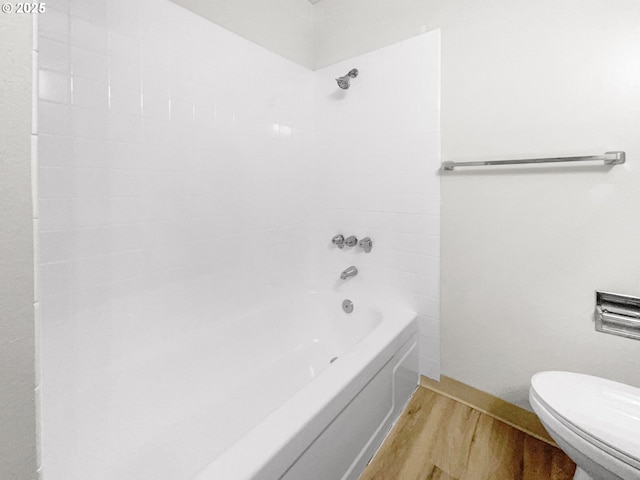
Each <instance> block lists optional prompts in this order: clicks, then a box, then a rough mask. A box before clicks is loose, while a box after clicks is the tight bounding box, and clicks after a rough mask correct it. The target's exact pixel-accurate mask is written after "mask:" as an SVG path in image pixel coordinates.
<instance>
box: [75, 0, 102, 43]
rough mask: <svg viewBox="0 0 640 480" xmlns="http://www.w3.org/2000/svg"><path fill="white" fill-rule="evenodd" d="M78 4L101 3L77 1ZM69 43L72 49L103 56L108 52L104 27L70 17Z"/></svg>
mask: <svg viewBox="0 0 640 480" xmlns="http://www.w3.org/2000/svg"><path fill="white" fill-rule="evenodd" d="M78 3H92V4H93V3H102V2H84V1H82V0H78ZM70 43H71V45H72V46H74V47H79V48H83V49H85V50H90V51H92V52H95V53H98V54H102V55H105V54H106V53H107V50H108V41H107V29H106V27H105V26H104V25H100V24H97V23H95V22H89V21H87V20H83V19H82V18H78V17H74V16H72V17H71V34H70Z"/></svg>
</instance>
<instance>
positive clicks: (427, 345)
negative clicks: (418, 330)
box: [418, 335, 440, 362]
mask: <svg viewBox="0 0 640 480" xmlns="http://www.w3.org/2000/svg"><path fill="white" fill-rule="evenodd" d="M418 338H419V344H420V356H423V357H426V358H428V359H431V360H433V361H436V362H440V341H439V340H438V339H437V338H430V337H425V336H424V335H419V337H418Z"/></svg>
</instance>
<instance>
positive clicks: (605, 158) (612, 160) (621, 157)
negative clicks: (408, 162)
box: [442, 152, 626, 171]
mask: <svg viewBox="0 0 640 480" xmlns="http://www.w3.org/2000/svg"><path fill="white" fill-rule="evenodd" d="M625 160H626V155H625V153H624V152H606V153H605V154H604V155H588V156H582V157H556V158H527V159H523V160H486V161H480V162H442V169H443V170H445V171H450V170H453V169H454V168H457V167H484V166H488V165H524V164H529V163H561V162H593V161H600V162H604V164H605V165H620V164H621V163H624V162H625Z"/></svg>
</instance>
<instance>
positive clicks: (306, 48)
mask: <svg viewBox="0 0 640 480" xmlns="http://www.w3.org/2000/svg"><path fill="white" fill-rule="evenodd" d="M171 1H173V2H174V3H176V4H178V5H181V6H183V7H185V8H188V9H189V10H191V11H193V12H195V13H197V14H198V15H201V16H203V17H204V18H207V19H209V20H211V21H212V22H214V23H216V24H218V25H220V26H221V27H223V28H226V29H227V30H230V31H232V32H235V33H237V34H238V35H242V36H243V37H245V38H247V39H249V40H251V41H252V42H255V43H257V44H258V45H262V46H263V47H265V48H268V49H269V50H271V51H273V52H275V53H278V54H279V55H282V56H283V57H285V58H288V59H289V60H293V61H294V62H297V63H299V64H300V65H304V66H305V67H307V68H313V66H314V49H315V42H314V10H313V5H311V4H310V3H309V2H308V1H306V0H268V1H265V0H233V1H231V2H230V1H228V0H171Z"/></svg>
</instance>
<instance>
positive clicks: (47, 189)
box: [38, 166, 76, 198]
mask: <svg viewBox="0 0 640 480" xmlns="http://www.w3.org/2000/svg"><path fill="white" fill-rule="evenodd" d="M38 181H39V185H38V194H39V196H40V198H48V197H73V196H75V191H76V190H75V184H74V170H73V168H71V167H60V168H58V167H44V166H43V167H41V168H40V169H39V172H38Z"/></svg>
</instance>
